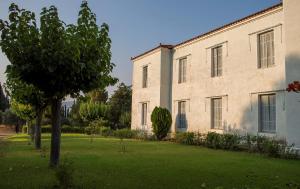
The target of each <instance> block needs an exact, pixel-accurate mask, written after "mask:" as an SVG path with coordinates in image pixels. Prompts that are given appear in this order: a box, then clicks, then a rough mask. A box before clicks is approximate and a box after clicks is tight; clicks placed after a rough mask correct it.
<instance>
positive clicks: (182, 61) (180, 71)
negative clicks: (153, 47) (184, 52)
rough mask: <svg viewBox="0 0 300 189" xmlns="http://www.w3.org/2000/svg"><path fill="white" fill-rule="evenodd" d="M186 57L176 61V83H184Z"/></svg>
mask: <svg viewBox="0 0 300 189" xmlns="http://www.w3.org/2000/svg"><path fill="white" fill-rule="evenodd" d="M186 73H187V57H183V58H180V59H179V62H178V84H181V83H186Z"/></svg>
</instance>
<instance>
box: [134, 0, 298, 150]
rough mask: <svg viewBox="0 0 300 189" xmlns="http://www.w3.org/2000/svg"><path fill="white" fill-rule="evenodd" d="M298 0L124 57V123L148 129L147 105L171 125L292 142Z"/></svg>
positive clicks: (295, 117) (295, 128)
mask: <svg viewBox="0 0 300 189" xmlns="http://www.w3.org/2000/svg"><path fill="white" fill-rule="evenodd" d="M299 10H300V1H299V0H284V1H283V3H280V4H277V5H274V6H272V7H270V8H267V9H265V10H262V11H260V12H257V13H255V14H252V15H250V16H247V17H245V18H242V19H240V20H237V21H235V22H232V23H230V24H227V25H225V26H222V27H220V28H217V29H215V30H212V31H210V32H207V33H204V34H201V35H199V36H196V37H194V38H192V39H189V40H187V41H184V42H182V43H180V44H176V45H162V44H160V45H159V46H157V47H156V48H154V49H151V50H149V51H147V52H145V53H143V54H140V55H138V56H136V57H133V58H132V61H133V80H132V84H133V87H132V89H133V94H132V128H133V129H145V130H148V131H151V121H150V115H151V112H152V110H153V109H154V107H155V106H161V107H165V108H168V109H169V110H170V112H171V114H172V118H173V125H172V131H173V132H179V131H199V132H208V131H216V132H221V133H222V132H224V131H238V132H243V133H252V134H257V133H258V134H263V135H267V136H276V137H280V138H285V139H287V141H288V142H289V143H290V144H291V143H295V144H296V146H298V147H300V94H295V93H288V92H286V87H287V85H288V83H291V82H293V81H295V80H300V45H299V44H300V22H299V21H300V11H299Z"/></svg>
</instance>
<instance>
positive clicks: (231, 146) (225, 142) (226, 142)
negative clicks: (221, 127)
mask: <svg viewBox="0 0 300 189" xmlns="http://www.w3.org/2000/svg"><path fill="white" fill-rule="evenodd" d="M221 138H222V142H221V144H220V147H221V148H222V149H225V150H238V148H239V146H238V145H239V144H240V137H239V136H238V135H236V134H223V135H221Z"/></svg>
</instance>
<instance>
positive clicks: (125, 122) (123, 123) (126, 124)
mask: <svg viewBox="0 0 300 189" xmlns="http://www.w3.org/2000/svg"><path fill="white" fill-rule="evenodd" d="M119 123H120V125H119V128H120V127H121V128H130V124H131V112H123V113H122V114H121V115H120V118H119Z"/></svg>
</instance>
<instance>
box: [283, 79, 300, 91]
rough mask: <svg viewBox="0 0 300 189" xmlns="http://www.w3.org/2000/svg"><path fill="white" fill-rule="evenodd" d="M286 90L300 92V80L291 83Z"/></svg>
mask: <svg viewBox="0 0 300 189" xmlns="http://www.w3.org/2000/svg"><path fill="white" fill-rule="evenodd" d="M286 90H287V91H288V92H291V91H293V92H295V93H299V92H300V82H299V81H294V82H293V83H290V84H289V85H288V88H287V89H286Z"/></svg>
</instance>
